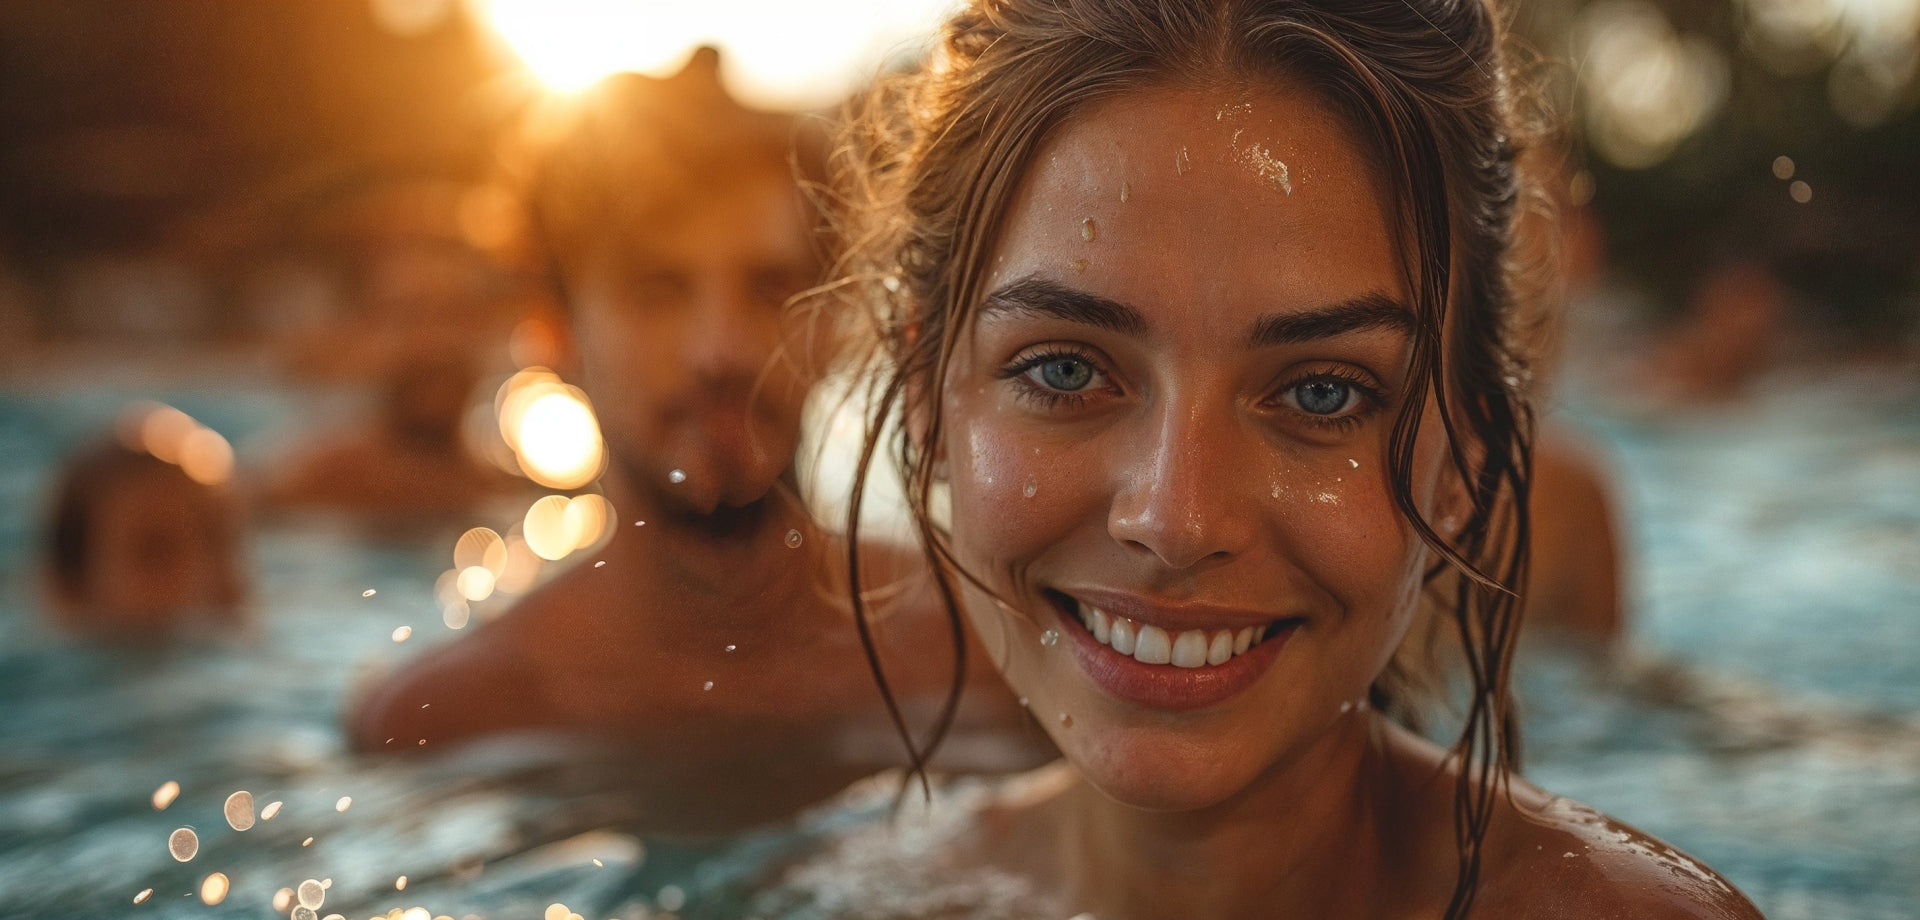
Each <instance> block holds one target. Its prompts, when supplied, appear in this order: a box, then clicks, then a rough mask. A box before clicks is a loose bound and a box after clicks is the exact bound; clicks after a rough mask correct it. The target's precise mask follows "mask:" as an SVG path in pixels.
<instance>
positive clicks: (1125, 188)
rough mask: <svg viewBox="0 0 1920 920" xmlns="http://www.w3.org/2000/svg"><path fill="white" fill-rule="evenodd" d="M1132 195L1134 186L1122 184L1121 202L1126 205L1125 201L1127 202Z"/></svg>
mask: <svg viewBox="0 0 1920 920" xmlns="http://www.w3.org/2000/svg"><path fill="white" fill-rule="evenodd" d="M1132 194H1133V186H1131V185H1128V184H1126V183H1125V182H1122V183H1120V200H1121V202H1123V203H1124V202H1125V201H1126V200H1127V198H1128V197H1129V196H1131V195H1132Z"/></svg>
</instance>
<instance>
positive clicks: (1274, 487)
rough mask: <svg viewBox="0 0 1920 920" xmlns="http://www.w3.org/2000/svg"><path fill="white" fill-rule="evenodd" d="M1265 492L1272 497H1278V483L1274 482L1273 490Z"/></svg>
mask: <svg viewBox="0 0 1920 920" xmlns="http://www.w3.org/2000/svg"><path fill="white" fill-rule="evenodd" d="M1267 494H1268V495H1270V496H1272V497H1274V498H1279V497H1280V484H1279V483H1274V484H1273V490H1272V491H1270V492H1268V493H1267Z"/></svg>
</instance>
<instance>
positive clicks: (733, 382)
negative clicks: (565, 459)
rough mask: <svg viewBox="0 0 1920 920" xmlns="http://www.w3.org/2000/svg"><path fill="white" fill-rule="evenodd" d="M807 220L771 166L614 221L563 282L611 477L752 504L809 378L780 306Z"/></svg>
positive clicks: (693, 500) (809, 262) (782, 446)
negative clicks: (658, 211)
mask: <svg viewBox="0 0 1920 920" xmlns="http://www.w3.org/2000/svg"><path fill="white" fill-rule="evenodd" d="M806 228H807V224H806V222H805V220H804V218H803V213H802V207H801V202H800V198H799V194H798V192H797V190H796V189H795V188H794V185H793V182H792V180H791V179H789V178H787V176H786V174H785V173H784V172H783V171H775V170H773V169H769V170H767V171H766V172H764V173H761V174H757V175H747V176H742V177H740V178H739V179H738V180H737V181H735V182H732V183H729V184H728V185H727V186H726V188H725V189H724V190H722V191H719V192H716V193H713V194H711V195H707V196H705V197H703V198H701V199H700V200H698V201H693V202H688V203H687V204H685V205H683V206H682V207H680V208H678V209H675V210H673V211H672V212H670V213H669V214H668V215H667V216H665V217H662V218H660V219H659V220H658V222H656V223H654V224H653V225H651V226H646V227H643V228H641V229H640V230H639V232H630V233H626V234H619V233H618V232H617V231H614V230H612V229H611V228H610V229H609V233H608V235H609V238H608V239H606V240H605V241H604V242H603V243H602V244H601V245H599V246H598V247H596V248H595V249H594V250H593V251H592V252H591V254H590V256H589V258H588V259H587V260H586V262H585V264H584V265H583V266H582V269H581V271H580V272H579V275H580V277H578V278H575V279H570V280H572V281H573V290H572V291H571V292H570V293H571V295H572V297H573V301H574V302H573V304H572V310H573V317H574V326H573V340H574V347H575V349H576V351H577V353H578V356H579V360H580V364H581V368H582V371H583V373H584V380H583V384H584V388H585V389H586V391H587V394H588V395H589V396H590V397H592V399H593V403H594V410H595V412H596V413H597V414H598V415H599V419H600V426H601V429H602V431H603V432H604V433H605V435H606V438H607V441H608V445H609V447H610V448H611V451H612V455H613V463H614V465H615V467H616V469H617V470H618V471H619V472H618V475H623V476H625V477H626V479H627V480H628V484H629V485H630V486H631V487H632V488H635V489H639V490H641V491H642V493H643V494H647V495H651V496H654V497H656V498H657V499H658V500H659V501H660V503H661V504H662V505H663V506H664V507H665V508H667V509H670V510H678V511H681V512H685V513H692V514H706V513H710V512H712V511H713V510H715V509H716V508H719V507H722V506H738V505H744V504H747V503H750V502H752V501H755V500H757V499H759V498H761V497H762V496H764V495H765V494H766V493H767V491H768V490H769V489H770V488H772V486H773V484H774V483H775V481H777V480H778V478H779V477H780V475H781V474H782V473H783V472H785V471H786V469H787V467H788V466H789V465H790V464H791V463H792V460H793V452H794V448H795V445H796V443H797V441H798V438H799V424H800V409H801V405H802V403H803V401H804V399H805V396H806V391H807V387H808V385H809V384H810V383H811V382H812V379H813V375H812V373H811V372H810V370H809V369H808V368H807V367H806V365H807V364H808V363H809V362H808V360H807V359H806V356H804V355H802V354H800V353H799V351H798V349H799V348H800V346H801V345H802V344H803V342H802V340H801V328H800V327H801V323H800V322H799V321H797V320H795V319H791V318H789V316H788V314H787V311H785V310H784V309H783V305H784V304H785V302H786V300H787V299H788V298H789V297H791V296H793V295H794V294H796V293H798V292H799V291H801V290H803V289H804V288H805V287H807V286H808V285H809V284H811V283H813V281H814V279H815V276H816V274H817V261H816V259H815V258H814V256H813V254H812V252H811V250H810V248H809V246H808V241H807V237H806ZM675 471H678V472H677V473H676V472H675Z"/></svg>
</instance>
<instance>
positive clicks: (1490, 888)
mask: <svg viewBox="0 0 1920 920" xmlns="http://www.w3.org/2000/svg"><path fill="white" fill-rule="evenodd" d="M1505 811H1506V814H1505V815H1504V816H1503V820H1502V821H1500V822H1499V823H1498V825H1497V830H1496V832H1495V833H1494V834H1493V835H1492V836H1491V837H1490V838H1489V840H1488V850H1487V852H1486V857H1485V859H1484V861H1483V863H1482V870H1481V879H1480V888H1479V892H1478V896H1477V897H1476V899H1475V900H1476V905H1477V906H1476V909H1475V913H1476V914H1477V915H1480V916H1485V917H1526V918H1536V917H1555V918H1567V920H1587V918H1592V920H1612V918H1635V920H1640V918H1646V920H1669V918H1671V920H1759V918H1760V917H1761V915H1760V911H1759V910H1758V909H1756V908H1755V907H1754V906H1753V904H1752V902H1750V901H1748V900H1747V898H1746V896H1745V895H1742V894H1741V893H1740V891H1739V889H1737V888H1735V887H1733V885H1732V884H1731V883H1729V882H1728V881H1727V880H1726V879H1724V878H1722V877H1721V876H1720V874H1719V873H1718V872H1715V871H1713V870H1712V869H1710V868H1708V867H1707V866H1706V865H1705V864H1704V863H1702V862H1700V861H1699V860H1697V859H1694V858H1693V857H1691V856H1689V855H1687V854H1686V853H1683V852H1681V851H1680V850H1678V849H1676V848H1674V847H1673V846H1671V845H1669V844H1667V843H1666V842H1665V841H1662V840H1660V839H1659V838H1657V837H1654V836H1653V835H1651V834H1648V833H1645V832H1644V831H1641V830H1639V829H1638V828H1635V827H1632V826H1630V825H1628V824H1626V823H1624V822H1621V821H1618V820H1615V819H1613V818H1611V817H1609V816H1607V815H1605V814H1602V813H1601V812H1599V811H1597V810H1595V809H1593V808H1590V807H1588V806H1586V805H1582V804H1580V803H1579V802H1575V801H1573V800H1571V799H1566V798H1559V797H1554V796H1549V795H1547V794H1545V793H1542V792H1541V791H1540V790H1538V789H1535V788H1533V787H1531V786H1527V785H1525V784H1523V783H1519V782H1516V783H1515V788H1514V795H1513V799H1512V808H1510V809H1506V810H1505Z"/></svg>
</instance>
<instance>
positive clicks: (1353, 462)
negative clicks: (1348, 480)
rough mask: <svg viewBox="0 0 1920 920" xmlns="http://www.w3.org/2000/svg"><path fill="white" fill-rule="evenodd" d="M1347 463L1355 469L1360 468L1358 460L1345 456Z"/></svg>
mask: <svg viewBox="0 0 1920 920" xmlns="http://www.w3.org/2000/svg"><path fill="white" fill-rule="evenodd" d="M1347 465H1348V466H1350V467H1352V468H1354V469H1356V470H1357V469H1359V468H1360V461H1358V460H1355V459H1353V458H1352V457H1348V458H1347Z"/></svg>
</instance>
